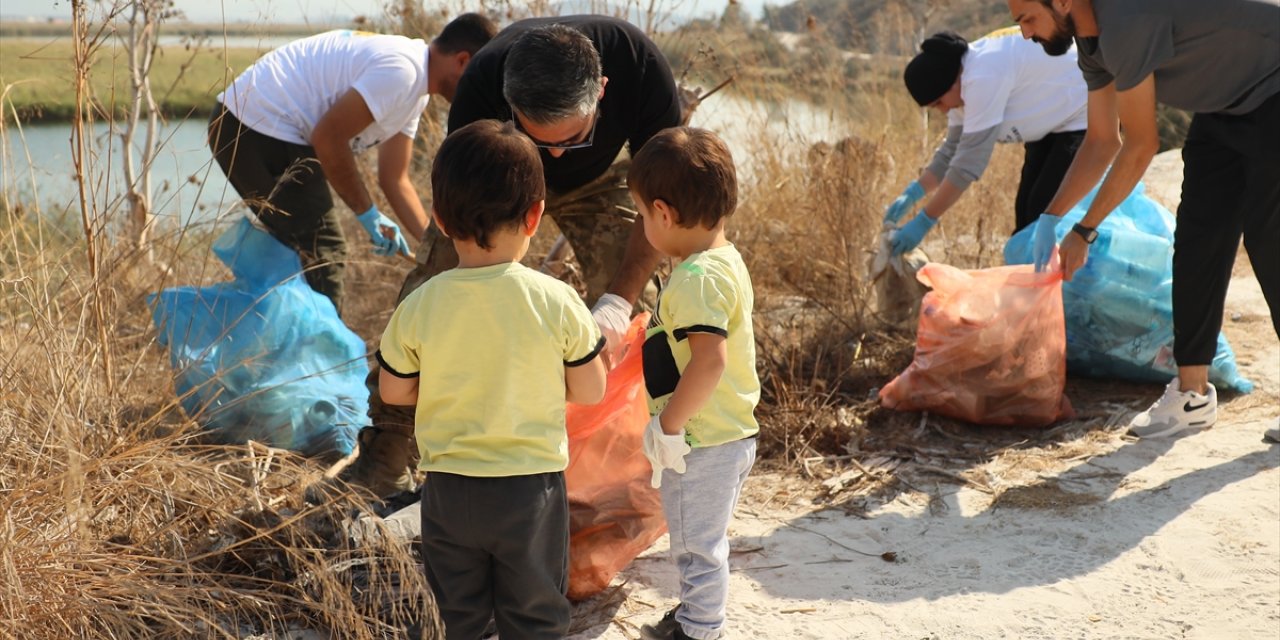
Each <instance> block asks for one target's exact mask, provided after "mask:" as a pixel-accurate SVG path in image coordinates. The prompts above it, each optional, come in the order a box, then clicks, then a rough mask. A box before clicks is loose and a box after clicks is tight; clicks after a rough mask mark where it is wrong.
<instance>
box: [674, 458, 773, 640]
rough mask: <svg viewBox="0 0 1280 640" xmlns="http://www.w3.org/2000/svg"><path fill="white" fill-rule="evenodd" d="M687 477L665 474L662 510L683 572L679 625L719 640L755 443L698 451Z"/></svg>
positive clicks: (698, 635)
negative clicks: (737, 515) (732, 530)
mask: <svg viewBox="0 0 1280 640" xmlns="http://www.w3.org/2000/svg"><path fill="white" fill-rule="evenodd" d="M684 460H685V465H686V468H685V472H684V473H683V474H680V473H676V472H674V471H672V470H670V469H667V470H665V471H663V472H662V510H663V512H664V513H666V516H667V529H668V530H670V532H671V559H672V560H674V561H675V563H676V569H678V570H679V571H680V608H679V610H678V611H677V612H676V622H679V623H680V626H681V627H682V628H683V629H684V633H685V635H687V636H689V637H690V638H697V639H698V640H710V639H711V638H716V637H719V635H720V630H721V628H723V627H724V616H725V607H726V605H727V604H728V601H729V519H730V518H732V517H733V509H734V507H735V506H737V504H738V496H739V495H740V494H741V493H742V484H743V483H744V482H746V480H747V474H748V473H750V472H751V466H752V465H753V464H755V461H756V439H755V438H746V439H744V440H737V441H734V442H729V443H725V444H722V445H716V446H714V447H705V448H699V449H694V450H693V451H690V452H689V454H688V455H686V456H685V458H684Z"/></svg>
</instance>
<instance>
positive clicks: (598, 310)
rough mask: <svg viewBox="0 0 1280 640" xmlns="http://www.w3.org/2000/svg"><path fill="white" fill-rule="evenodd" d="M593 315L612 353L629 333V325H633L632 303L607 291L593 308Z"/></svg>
mask: <svg viewBox="0 0 1280 640" xmlns="http://www.w3.org/2000/svg"><path fill="white" fill-rule="evenodd" d="M591 317H592V319H594V320H595V321H596V324H597V325H599V326H600V333H601V334H603V335H604V339H605V342H606V344H607V349H608V350H609V353H610V354H612V353H613V350H614V349H617V348H618V345H620V344H622V338H623V337H624V336H626V335H627V327H628V326H630V325H631V303H630V302H627V301H626V299H625V298H623V297H622V296H619V295H615V294H612V293H606V294H604V295H602V296H600V299H599V300H597V301H596V306H594V307H592V308H591Z"/></svg>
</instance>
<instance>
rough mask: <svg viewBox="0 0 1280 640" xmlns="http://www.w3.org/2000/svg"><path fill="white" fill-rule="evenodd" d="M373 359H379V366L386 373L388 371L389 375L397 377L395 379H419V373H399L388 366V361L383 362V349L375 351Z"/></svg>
mask: <svg viewBox="0 0 1280 640" xmlns="http://www.w3.org/2000/svg"><path fill="white" fill-rule="evenodd" d="M373 357H375V358H377V359H378V366H380V367H382V369H383V370H384V371H386V372H387V373H389V374H391V375H393V376H395V377H397V378H416V377H418V372H417V371H415V372H413V373H400V372H399V371H396V370H395V369H393V368H392V367H391V365H389V364H387V361H386V360H383V359H382V350H381V349H379V350H377V351H375V352H374V353H373Z"/></svg>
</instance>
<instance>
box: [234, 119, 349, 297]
mask: <svg viewBox="0 0 1280 640" xmlns="http://www.w3.org/2000/svg"><path fill="white" fill-rule="evenodd" d="M209 147H210V148H211V149H212V150H213V157H214V158H215V159H217V161H218V166H220V167H222V172H223V173H224V174H226V176H227V181H228V182H230V183H231V186H232V187H234V188H235V190H236V193H238V194H240V197H241V198H243V199H244V201H245V204H247V205H249V208H250V209H251V210H252V211H253V213H254V215H256V216H258V219H259V220H261V221H262V224H263V226H265V227H266V228H267V230H268V231H270V232H271V235H272V236H274V237H275V238H276V239H277V240H279V241H280V242H282V243H284V244H285V246H288V247H290V248H292V249H293V250H294V251H297V252H298V257H300V258H301V259H302V266H303V268H304V269H306V278H307V284H309V285H311V288H312V289H315V290H316V291H317V292H319V293H321V294H324V295H325V296H327V297H328V298H329V299H330V300H332V301H333V305H334V306H335V307H337V309H338V312H339V313H341V312H342V291H343V285H342V272H343V270H344V264H343V261H344V259H345V257H346V253H347V242H346V239H345V238H344V237H343V235H342V226H341V225H340V224H339V222H338V215H337V213H336V212H335V211H334V210H333V196H332V195H330V193H329V182H328V181H327V180H326V179H325V177H324V171H322V170H321V169H320V161H319V160H317V159H316V150H315V149H314V148H312V147H308V146H304V145H300V144H292V143H289V142H285V141H283V140H277V139H275V138H272V137H270V136H265V135H262V134H261V133H258V132H257V131H254V130H253V129H250V128H248V127H246V126H244V125H243V124H242V123H241V122H240V121H239V120H238V119H236V117H235V116H234V115H231V112H229V111H227V110H226V108H225V107H223V106H222V104H221V103H219V104H218V105H217V106H216V107H215V108H214V110H213V115H212V116H210V118H209Z"/></svg>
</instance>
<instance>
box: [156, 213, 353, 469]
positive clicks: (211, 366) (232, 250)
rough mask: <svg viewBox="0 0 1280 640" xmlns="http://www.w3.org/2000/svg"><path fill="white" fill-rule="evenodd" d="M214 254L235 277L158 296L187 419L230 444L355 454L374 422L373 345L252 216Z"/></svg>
mask: <svg viewBox="0 0 1280 640" xmlns="http://www.w3.org/2000/svg"><path fill="white" fill-rule="evenodd" d="M213 251H214V253H215V254H217V256H218V258H219V259H221V260H222V262H223V263H225V264H226V265H227V267H229V268H230V269H231V272H232V274H233V275H234V276H235V280H233V281H231V282H222V283H218V284H214V285H210V286H207V287H175V288H172V289H165V290H164V291H162V292H160V293H159V294H153V295H152V296H150V297H149V299H148V303H149V304H151V305H153V312H152V320H153V322H154V323H155V326H156V330H157V331H158V332H159V341H160V343H161V344H163V345H167V346H168V347H169V361H170V363H171V364H172V365H173V368H174V371H175V372H176V373H175V384H174V386H175V388H176V391H177V393H178V396H179V398H180V399H181V402H182V407H183V409H184V410H186V412H187V415H189V416H192V417H193V418H194V419H195V420H197V421H198V422H200V423H201V424H202V425H204V426H205V428H207V429H209V430H210V431H211V432H213V434H214V435H215V437H216V438H217V439H218V440H221V441H223V442H231V443H236V442H245V441H247V440H256V441H258V442H263V443H267V444H270V445H272V446H276V447H281V448H286V449H292V450H295V451H299V452H302V453H304V454H307V455H325V454H333V453H337V454H340V455H346V454H349V453H351V451H352V449H353V448H354V447H355V442H356V432H357V431H359V430H360V428H361V427H362V426H364V425H365V424H367V417H366V412H367V409H368V406H369V397H368V391H367V389H366V388H365V377H366V376H367V375H368V373H369V366H368V364H367V363H366V362H365V345H364V341H362V340H361V339H360V337H359V336H357V335H356V334H355V333H353V332H352V331H351V330H350V329H348V328H347V327H346V325H344V324H343V323H342V320H341V319H339V318H338V312H337V310H336V309H334V306H333V303H332V302H331V301H330V300H329V299H328V298H326V297H325V296H323V295H321V294H319V293H316V292H315V291H313V290H312V289H311V287H309V286H308V285H307V283H306V280H305V279H304V278H303V277H302V276H301V275H299V274H300V273H301V263H300V261H299V260H298V255H297V254H296V253H294V252H293V251H292V250H290V249H289V248H288V247H286V246H284V245H283V244H281V243H280V242H279V241H277V240H276V239H275V238H273V237H271V235H270V234H268V233H266V232H265V231H262V230H259V229H257V228H255V227H254V226H253V225H252V224H250V223H249V221H248V220H246V219H241V220H240V222H238V223H237V224H235V225H234V226H232V227H231V228H230V229H228V230H227V231H226V232H225V233H224V234H223V235H222V236H221V237H220V238H218V240H217V241H216V242H215V243H214V246H213Z"/></svg>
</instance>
